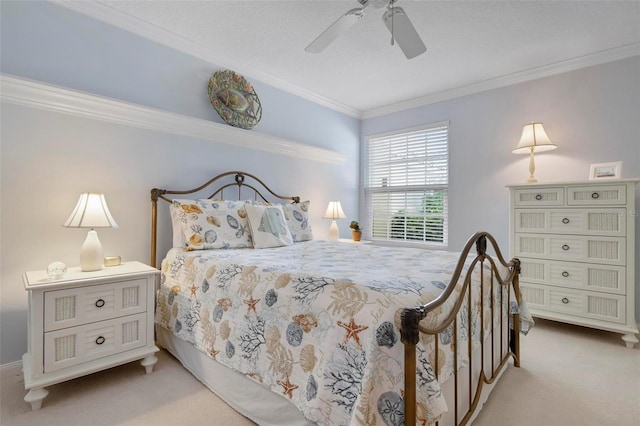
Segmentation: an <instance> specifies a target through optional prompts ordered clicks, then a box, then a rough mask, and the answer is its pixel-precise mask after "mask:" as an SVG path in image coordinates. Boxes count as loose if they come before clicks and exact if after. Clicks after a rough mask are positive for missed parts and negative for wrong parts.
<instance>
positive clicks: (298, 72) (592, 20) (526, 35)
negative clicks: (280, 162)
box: [67, 0, 640, 116]
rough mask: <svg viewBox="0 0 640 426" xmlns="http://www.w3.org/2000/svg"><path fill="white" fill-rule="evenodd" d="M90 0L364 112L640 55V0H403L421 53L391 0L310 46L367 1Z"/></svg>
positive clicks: (207, 52)
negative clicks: (410, 46) (387, 8)
mask: <svg viewBox="0 0 640 426" xmlns="http://www.w3.org/2000/svg"><path fill="white" fill-rule="evenodd" d="M89 3H92V4H93V5H90V4H87V2H78V4H76V5H74V6H69V5H67V6H69V7H75V8H76V9H82V11H84V12H85V13H89V14H91V15H92V16H94V17H98V18H99V19H103V20H106V21H110V22H111V23H114V22H115V23H117V24H118V25H120V26H122V27H125V28H127V29H129V30H131V31H135V32H141V31H142V32H145V31H146V34H147V36H148V35H149V34H152V35H154V37H155V38H156V39H158V38H161V39H164V40H165V42H166V40H168V39H169V38H171V37H173V38H174V39H175V40H174V41H173V42H170V43H167V44H173V45H174V46H178V47H180V46H190V48H189V49H186V50H191V52H190V53H193V52H196V51H197V53H198V54H199V55H200V56H209V57H208V58H206V59H208V60H210V61H211V62H213V63H216V64H219V65H222V66H225V67H227V68H232V69H235V70H236V71H238V72H240V73H243V74H244V75H245V77H247V78H248V79H250V80H251V79H259V80H260V81H262V82H266V83H268V84H273V85H275V86H276V87H281V88H285V89H286V90H289V91H292V92H294V93H296V94H300V95H302V96H306V97H309V98H316V99H320V100H321V101H322V102H323V103H325V104H327V105H330V106H332V107H335V108H336V109H338V110H342V111H343V112H347V113H350V114H352V115H355V116H367V115H369V116H372V115H376V112H379V113H382V112H384V111H388V110H389V108H390V106H392V107H391V110H392V109H393V105H396V109H403V108H402V107H403V106H404V107H409V106H412V105H415V104H420V103H428V102H429V100H431V101H434V100H440V99H441V98H443V97H444V98H446V97H447V94H453V93H457V94H458V95H459V94H465V93H467V92H468V93H471V92H473V91H478V90H482V89H483V88H490V87H499V86H500V85H504V84H508V83H509V82H517V81H524V80H526V79H530V78H535V77H539V76H543V75H550V74H553V73H555V72H559V71H566V70H568V69H572V68H578V67H580V66H586V65H590V64H593V63H601V62H606V61H608V60H614V59H619V58H622V57H630V56H635V55H638V54H640V1H638V0H634V1H615V0H614V1H543V0H536V1H452V0H441V1H432V0H420V1H416V0H398V2H397V3H396V5H398V6H401V7H403V8H404V10H405V12H406V13H407V15H408V16H409V18H410V19H411V21H412V22H413V24H414V26H415V27H416V29H417V31H418V33H419V34H420V36H421V37H422V39H423V41H424V43H425V44H426V45H427V52H426V53H424V54H422V55H420V56H418V57H416V58H414V59H411V60H407V59H406V58H405V57H404V55H403V54H402V52H401V50H400V49H399V48H398V46H397V45H396V46H391V43H390V34H389V32H388V30H387V29H386V27H385V26H384V24H383V23H382V19H381V16H382V12H383V11H384V9H372V8H369V9H368V10H367V13H366V15H365V16H364V18H363V19H361V20H360V21H359V22H358V23H357V24H356V25H354V26H353V27H352V28H350V29H349V30H348V31H347V32H346V33H345V34H343V35H342V36H341V37H339V38H338V39H337V40H336V41H334V42H333V43H332V44H331V45H330V46H329V47H328V48H327V49H326V50H325V51H324V52H322V53H320V54H310V53H306V52H305V51H304V48H305V47H306V46H307V44H309V43H310V42H311V41H312V40H313V39H314V38H315V37H317V36H318V35H319V34H320V33H321V32H322V31H323V30H324V29H325V28H327V27H328V26H329V25H331V24H332V23H333V22H334V21H335V20H336V19H338V17H340V16H341V15H343V14H344V13H345V12H346V11H348V10H349V9H352V8H354V7H358V6H359V4H358V3H357V1H356V0H341V1H328V0H289V1H265V0H262V1H241V0H240V1H239V0H235V1H100V2H89ZM142 28H146V30H144V31H143V30H141V29H142ZM174 36H178V37H174ZM176 40H177V41H176ZM160 41H162V40H160ZM465 88H466V89H465ZM465 90H466V92H465ZM258 95H259V93H258Z"/></svg>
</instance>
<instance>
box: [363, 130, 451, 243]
mask: <svg viewBox="0 0 640 426" xmlns="http://www.w3.org/2000/svg"><path fill="white" fill-rule="evenodd" d="M365 143H366V147H365V158H364V165H365V170H364V200H365V214H366V217H365V223H366V227H364V230H365V232H366V233H367V237H368V238H370V239H372V240H375V241H387V242H404V243H419V244H424V245H437V246H442V247H446V246H447V240H448V230H447V228H448V214H447V213H448V208H447V205H448V184H449V123H448V122H440V123H434V124H430V125H427V126H423V127H418V128H412V129H405V130H400V131H396V132H393V133H386V134H383V135H372V136H368V137H367V138H366V142H365Z"/></svg>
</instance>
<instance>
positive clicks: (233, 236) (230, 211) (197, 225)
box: [172, 199, 253, 250]
mask: <svg viewBox="0 0 640 426" xmlns="http://www.w3.org/2000/svg"><path fill="white" fill-rule="evenodd" d="M247 203H250V201H224V200H223V201H220V200H209V199H204V200H179V199H176V200H173V205H172V208H173V209H174V210H175V212H174V214H175V216H176V219H177V221H179V222H180V225H181V229H182V233H183V238H184V241H185V245H186V248H187V250H208V249H232V248H247V247H252V246H253V243H252V239H251V232H250V230H249V223H248V221H247V212H246V211H245V206H246V205H247ZM174 244H175V236H174ZM183 247H184V246H183Z"/></svg>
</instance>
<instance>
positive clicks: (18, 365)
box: [0, 361, 22, 379]
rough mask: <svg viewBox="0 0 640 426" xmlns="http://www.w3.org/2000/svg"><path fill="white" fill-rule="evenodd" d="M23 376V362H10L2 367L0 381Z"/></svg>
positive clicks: (0, 368)
mask: <svg viewBox="0 0 640 426" xmlns="http://www.w3.org/2000/svg"><path fill="white" fill-rule="evenodd" d="M20 374H22V361H15V362H9V363H7V364H2V365H0V379H5V378H7V377H12V376H17V375H20Z"/></svg>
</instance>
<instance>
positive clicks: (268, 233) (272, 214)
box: [244, 205, 293, 249]
mask: <svg viewBox="0 0 640 426" xmlns="http://www.w3.org/2000/svg"><path fill="white" fill-rule="evenodd" d="M244 208H245V210H246V212H247V218H248V219H249V226H250V227H251V235H252V237H253V247H254V248H257V249H258V248H268V247H281V246H288V245H291V244H293V237H292V236H291V231H289V227H288V226H287V221H286V220H285V218H284V212H283V211H282V206H280V205H266V206H259V205H245V206H244Z"/></svg>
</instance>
